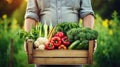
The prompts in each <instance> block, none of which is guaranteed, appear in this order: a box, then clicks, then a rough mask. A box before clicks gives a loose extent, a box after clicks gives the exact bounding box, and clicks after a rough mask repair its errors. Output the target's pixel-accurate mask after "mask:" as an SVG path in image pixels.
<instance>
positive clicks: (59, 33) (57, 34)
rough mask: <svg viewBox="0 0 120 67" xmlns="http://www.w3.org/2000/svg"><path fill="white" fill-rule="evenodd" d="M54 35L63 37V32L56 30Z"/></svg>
mask: <svg viewBox="0 0 120 67" xmlns="http://www.w3.org/2000/svg"><path fill="white" fill-rule="evenodd" d="M54 36H58V37H60V38H62V37H64V36H65V35H64V33H63V32H57V33H56V34H55V35H54Z"/></svg>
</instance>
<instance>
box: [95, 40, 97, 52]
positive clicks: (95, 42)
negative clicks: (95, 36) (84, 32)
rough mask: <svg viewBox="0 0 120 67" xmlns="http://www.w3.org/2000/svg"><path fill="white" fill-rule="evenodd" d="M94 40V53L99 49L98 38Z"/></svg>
mask: <svg viewBox="0 0 120 67" xmlns="http://www.w3.org/2000/svg"><path fill="white" fill-rule="evenodd" d="M94 42H95V45H94V53H95V52H96V49H97V40H95V41H94Z"/></svg>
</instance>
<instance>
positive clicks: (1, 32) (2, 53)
mask: <svg viewBox="0 0 120 67" xmlns="http://www.w3.org/2000/svg"><path fill="white" fill-rule="evenodd" d="M20 29H21V28H20V26H19V24H18V21H17V20H16V19H15V18H14V19H11V18H8V17H7V15H6V14H4V15H3V16H2V18H0V67H9V65H10V49H13V50H14V51H13V62H12V64H13V65H12V67H33V65H28V64H27V59H25V58H27V56H26V54H25V51H24V49H23V40H22V39H19V37H18V35H17V33H18V31H19V30H20ZM11 39H13V47H12V48H10V45H11Z"/></svg>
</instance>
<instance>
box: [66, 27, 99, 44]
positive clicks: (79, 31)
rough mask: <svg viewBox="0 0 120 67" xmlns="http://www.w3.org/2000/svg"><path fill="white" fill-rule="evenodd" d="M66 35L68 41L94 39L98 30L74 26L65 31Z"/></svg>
mask: <svg viewBox="0 0 120 67" xmlns="http://www.w3.org/2000/svg"><path fill="white" fill-rule="evenodd" d="M67 36H68V39H69V41H70V42H74V41H75V40H80V41H83V40H95V39H97V37H98V32H97V31H95V30H92V29H90V28H83V27H81V28H74V29H71V30H69V31H68V32H67Z"/></svg>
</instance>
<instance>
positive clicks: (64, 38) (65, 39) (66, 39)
mask: <svg viewBox="0 0 120 67" xmlns="http://www.w3.org/2000/svg"><path fill="white" fill-rule="evenodd" d="M62 42H63V44H64V45H66V46H69V45H70V42H69V41H68V37H67V36H64V37H63V38H62Z"/></svg>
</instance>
